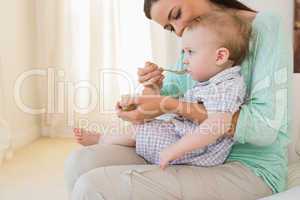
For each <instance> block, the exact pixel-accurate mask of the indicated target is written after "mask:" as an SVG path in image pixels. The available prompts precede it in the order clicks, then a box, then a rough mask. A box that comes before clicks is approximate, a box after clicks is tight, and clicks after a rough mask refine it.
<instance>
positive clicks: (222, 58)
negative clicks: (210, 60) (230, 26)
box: [216, 47, 230, 66]
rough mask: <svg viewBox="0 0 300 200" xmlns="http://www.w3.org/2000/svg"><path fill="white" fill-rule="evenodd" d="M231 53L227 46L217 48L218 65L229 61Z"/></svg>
mask: <svg viewBox="0 0 300 200" xmlns="http://www.w3.org/2000/svg"><path fill="white" fill-rule="evenodd" d="M229 54H230V52H229V50H228V49H227V48H224V47H222V48H219V49H217V51H216V65H217V66H222V65H224V64H225V63H227V62H228V60H229V56H230V55H229Z"/></svg>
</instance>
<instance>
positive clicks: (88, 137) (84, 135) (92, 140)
mask: <svg viewBox="0 0 300 200" xmlns="http://www.w3.org/2000/svg"><path fill="white" fill-rule="evenodd" d="M73 132H74V136H75V139H76V141H77V143H79V144H81V145H83V146H91V145H95V144H98V143H99V139H100V136H101V134H100V133H96V132H91V131H87V130H84V129H81V128H74V129H73Z"/></svg>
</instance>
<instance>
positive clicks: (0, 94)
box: [0, 60, 12, 166]
mask: <svg viewBox="0 0 300 200" xmlns="http://www.w3.org/2000/svg"><path fill="white" fill-rule="evenodd" d="M2 68H3V66H2V64H1V60H0V166H1V164H2V162H3V161H4V160H5V159H8V158H9V157H11V155H12V145H11V143H12V141H11V131H10V127H9V124H8V122H7V113H6V107H7V101H6V98H4V97H5V92H6V91H5V89H4V87H3V85H5V84H3V83H4V82H3V78H2V76H3V73H2V72H3V70H2Z"/></svg>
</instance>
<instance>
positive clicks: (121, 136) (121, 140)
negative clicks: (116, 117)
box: [73, 125, 135, 147]
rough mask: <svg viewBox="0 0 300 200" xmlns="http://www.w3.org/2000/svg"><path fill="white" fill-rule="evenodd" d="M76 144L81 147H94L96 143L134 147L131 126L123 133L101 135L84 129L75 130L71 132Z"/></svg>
mask: <svg viewBox="0 0 300 200" xmlns="http://www.w3.org/2000/svg"><path fill="white" fill-rule="evenodd" d="M73 132H74V135H75V138H76V140H77V142H78V143H79V144H81V145H83V146H90V145H95V144H98V143H103V144H114V145H123V146H130V147H133V146H135V138H134V135H133V133H134V132H133V126H132V125H129V126H127V127H126V129H125V130H123V133H110V134H108V133H107V134H101V133H97V132H92V131H88V130H85V129H80V128H75V129H74V130H73Z"/></svg>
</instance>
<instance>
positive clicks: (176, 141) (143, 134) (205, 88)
mask: <svg viewBox="0 0 300 200" xmlns="http://www.w3.org/2000/svg"><path fill="white" fill-rule="evenodd" d="M250 27H251V26H250V25H249V24H247V23H246V22H244V20H242V19H241V18H239V17H238V16H236V15H235V14H234V13H225V12H223V11H216V12H213V13H210V14H208V15H204V16H201V17H199V18H197V19H195V20H194V21H193V22H192V23H191V24H190V25H189V26H188V27H187V28H186V29H185V31H184V33H183V36H182V46H183V50H184V53H185V60H184V64H185V65H186V66H187V69H188V73H189V74H190V75H191V77H192V78H193V80H195V81H197V82H196V84H195V85H194V87H193V88H192V89H190V90H188V91H187V92H186V93H185V95H184V97H183V98H182V99H181V101H185V102H190V103H201V104H203V106H204V107H205V109H206V111H207V114H208V119H209V118H210V117H211V116H213V115H216V114H218V115H220V116H221V117H222V116H224V117H225V115H228V114H231V115H232V114H234V113H235V112H236V111H238V110H239V108H240V106H241V105H242V104H243V102H244V98H245V90H246V87H245V84H244V80H243V77H242V76H241V73H240V70H241V68H240V66H239V65H240V64H241V62H242V61H243V60H244V58H245V56H246V54H247V51H248V48H249V37H250V33H251V28H250ZM206 121H207V120H206ZM206 121H204V122H203V123H201V124H197V123H195V122H192V121H190V120H188V119H186V118H184V117H181V116H175V117H173V118H172V119H171V120H169V121H164V120H158V119H155V120H153V121H150V122H147V123H144V124H139V125H133V126H131V128H130V129H129V130H128V133H127V134H126V135H124V136H123V138H117V137H115V138H114V137H113V136H104V137H103V138H102V136H101V135H97V136H95V135H94V136H93V137H95V139H91V140H97V141H98V139H99V138H100V141H102V142H104V143H110V144H120V145H127V146H136V152H137V154H139V155H140V156H142V157H143V158H144V159H145V160H147V161H148V162H149V163H152V164H159V165H160V166H161V167H162V168H165V167H166V166H167V165H168V164H187V165H195V166H215V165H219V164H222V163H223V162H224V161H225V160H226V158H227V156H228V154H229V152H230V150H231V147H232V145H233V143H234V141H233V139H232V138H229V137H226V136H225V133H222V134H216V133H217V132H220V130H216V129H220V127H218V126H216V127H217V128H214V127H211V126H212V124H211V123H208V122H206ZM75 132H76V134H75V135H80V137H79V136H78V138H79V139H82V140H84V139H88V137H89V136H88V135H89V134H86V135H87V136H86V138H84V137H85V136H84V135H85V134H82V133H81V132H80V131H79V130H78V129H76V130H75ZM94 142H95V141H94ZM96 143H97V142H96Z"/></svg>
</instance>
